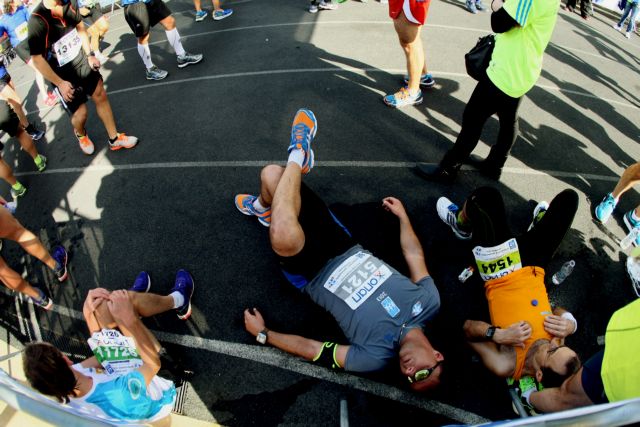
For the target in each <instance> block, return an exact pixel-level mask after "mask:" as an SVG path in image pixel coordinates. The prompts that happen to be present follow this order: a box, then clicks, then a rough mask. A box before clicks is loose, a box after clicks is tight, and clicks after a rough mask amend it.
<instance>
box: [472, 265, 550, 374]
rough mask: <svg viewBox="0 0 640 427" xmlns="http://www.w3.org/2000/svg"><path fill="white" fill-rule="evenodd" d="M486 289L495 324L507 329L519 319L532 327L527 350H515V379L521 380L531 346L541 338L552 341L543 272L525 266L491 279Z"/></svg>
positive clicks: (542, 270)
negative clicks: (547, 320)
mask: <svg viewBox="0 0 640 427" xmlns="http://www.w3.org/2000/svg"><path fill="white" fill-rule="evenodd" d="M484 289H485V295H486V296H487V301H488V302H489V314H490V315H491V323H492V324H493V325H495V326H498V327H500V328H503V329H504V328H507V327H509V325H511V324H513V323H515V322H518V321H520V320H524V321H526V322H528V323H529V324H530V325H531V331H532V332H531V336H530V337H529V338H528V339H527V340H526V341H525V342H524V348H521V347H514V348H515V351H516V367H515V370H514V372H513V378H514V379H516V380H518V379H520V377H521V376H522V370H523V368H524V361H525V358H526V355H527V351H529V348H530V347H531V345H532V344H533V343H534V342H536V341H537V340H539V339H547V340H551V338H552V336H551V335H550V334H549V333H547V332H546V331H545V330H544V319H545V317H547V316H548V315H550V314H552V312H551V304H550V303H549V296H548V295H547V289H546V288H545V286H544V269H542V268H540V267H523V268H521V269H520V270H517V271H514V272H513V273H510V274H508V275H506V276H504V277H501V278H499V279H494V280H489V281H488V282H486V283H485V284H484Z"/></svg>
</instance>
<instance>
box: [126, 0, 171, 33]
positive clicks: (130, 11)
mask: <svg viewBox="0 0 640 427" xmlns="http://www.w3.org/2000/svg"><path fill="white" fill-rule="evenodd" d="M168 16H171V11H170V10H169V8H168V7H167V5H165V4H164V2H163V1H162V0H152V1H151V2H149V3H143V2H141V1H140V2H138V3H134V4H130V5H127V6H125V7H124V19H126V21H127V24H129V28H131V31H133V34H135V35H136V37H143V36H146V35H147V34H149V30H151V27H153V26H155V25H156V24H157V23H158V22H160V21H162V20H163V19H164V18H166V17H168Z"/></svg>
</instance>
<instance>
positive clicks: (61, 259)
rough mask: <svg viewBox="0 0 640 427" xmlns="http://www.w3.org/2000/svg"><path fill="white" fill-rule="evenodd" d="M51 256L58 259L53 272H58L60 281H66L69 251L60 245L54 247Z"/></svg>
mask: <svg viewBox="0 0 640 427" xmlns="http://www.w3.org/2000/svg"><path fill="white" fill-rule="evenodd" d="M51 258H53V259H54V260H55V261H56V268H55V269H54V270H53V272H54V273H55V274H56V277H57V278H58V282H64V281H65V280H66V279H67V261H68V256H67V251H66V250H65V248H63V247H62V246H61V245H58V246H56V247H54V248H53V252H52V253H51Z"/></svg>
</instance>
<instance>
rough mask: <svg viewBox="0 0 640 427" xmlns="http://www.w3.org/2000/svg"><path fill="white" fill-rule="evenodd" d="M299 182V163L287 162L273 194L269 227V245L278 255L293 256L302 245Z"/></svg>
mask: <svg viewBox="0 0 640 427" xmlns="http://www.w3.org/2000/svg"><path fill="white" fill-rule="evenodd" d="M301 183H302V168H301V167H300V165H298V164H297V163H294V162H289V163H287V167H286V168H285V169H284V172H283V173H282V176H281V177H280V181H279V182H278V186H277V187H276V191H275V194H274V195H273V201H272V203H271V227H270V228H269V238H270V239H271V247H272V248H273V250H274V252H275V253H277V254H278V255H280V256H284V257H287V256H293V255H295V254H297V253H298V252H300V251H301V250H302V248H303V247H304V242H305V237H304V231H303V230H302V226H301V225H300V223H299V222H298V215H300V206H301V198H300V184H301Z"/></svg>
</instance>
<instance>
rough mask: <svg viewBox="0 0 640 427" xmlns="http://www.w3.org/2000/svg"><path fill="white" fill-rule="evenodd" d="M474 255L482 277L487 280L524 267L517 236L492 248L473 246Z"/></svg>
mask: <svg viewBox="0 0 640 427" xmlns="http://www.w3.org/2000/svg"><path fill="white" fill-rule="evenodd" d="M473 256H474V257H475V259H476V264H477V265H478V272H479V273H480V277H482V280H484V281H485V282H486V281H487V280H493V279H498V278H500V277H503V276H506V275H507V274H509V273H513V272H514V271H516V270H520V269H521V268H522V261H521V260H520V251H519V250H518V242H516V239H515V238H514V239H509V240H507V241H506V242H504V243H502V244H500V245H498V246H493V247H491V248H485V247H482V246H476V247H475V248H473Z"/></svg>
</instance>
